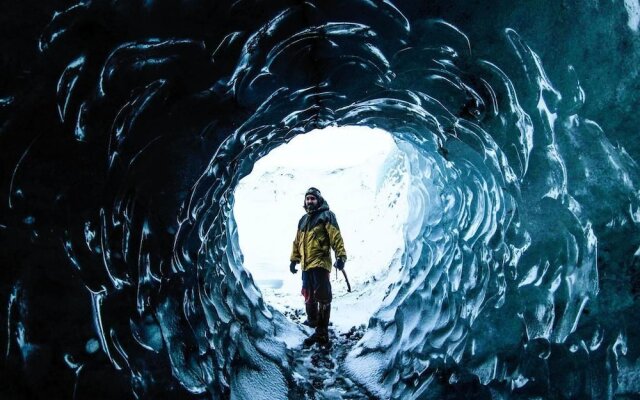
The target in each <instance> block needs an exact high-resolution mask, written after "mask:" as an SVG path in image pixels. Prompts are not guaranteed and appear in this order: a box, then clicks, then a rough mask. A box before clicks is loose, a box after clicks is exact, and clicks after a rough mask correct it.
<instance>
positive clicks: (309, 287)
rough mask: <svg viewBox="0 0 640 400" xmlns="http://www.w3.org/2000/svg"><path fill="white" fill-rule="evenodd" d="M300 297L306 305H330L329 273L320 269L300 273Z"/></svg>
mask: <svg viewBox="0 0 640 400" xmlns="http://www.w3.org/2000/svg"><path fill="white" fill-rule="evenodd" d="M302 295H303V296H304V302H305V303H306V304H313V303H320V304H327V303H331V299H332V298H333V296H332V294H331V282H330V281H329V271H327V270H326V269H324V268H322V267H316V268H311V269H308V270H306V271H302Z"/></svg>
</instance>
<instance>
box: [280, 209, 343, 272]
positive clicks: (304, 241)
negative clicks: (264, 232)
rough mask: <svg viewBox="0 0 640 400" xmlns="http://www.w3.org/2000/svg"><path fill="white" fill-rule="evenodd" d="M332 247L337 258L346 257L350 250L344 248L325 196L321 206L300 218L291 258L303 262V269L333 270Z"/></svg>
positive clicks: (336, 223) (336, 222) (333, 215)
mask: <svg viewBox="0 0 640 400" xmlns="http://www.w3.org/2000/svg"><path fill="white" fill-rule="evenodd" d="M329 249H333V252H334V253H335V256H336V258H341V259H343V260H345V261H346V259H347V252H346V251H345V249H344V243H343V241H342V235H341V234H340V228H339V227H338V221H336V216H335V214H334V213H333V212H331V211H330V210H329V205H328V204H327V202H326V201H324V199H323V200H322V203H321V204H320V206H319V207H318V209H317V210H314V211H313V212H310V213H307V214H306V215H303V216H302V218H300V222H298V231H297V232H296V238H295V240H294V241H293V250H292V251H291V257H290V260H291V261H294V262H297V263H300V265H301V267H302V270H303V271H306V270H308V269H311V268H317V267H322V268H324V269H326V270H327V271H331V253H330V250H329Z"/></svg>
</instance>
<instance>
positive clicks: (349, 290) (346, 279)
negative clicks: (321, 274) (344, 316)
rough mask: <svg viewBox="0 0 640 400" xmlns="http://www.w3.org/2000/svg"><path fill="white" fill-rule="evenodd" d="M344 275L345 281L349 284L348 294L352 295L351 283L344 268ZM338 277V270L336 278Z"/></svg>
mask: <svg viewBox="0 0 640 400" xmlns="http://www.w3.org/2000/svg"><path fill="white" fill-rule="evenodd" d="M340 271H342V275H343V276H344V280H345V281H346V282H347V292H349V293H351V284H350V283H349V278H348V277H347V271H345V270H344V268H342V269H341V270H340ZM337 277H338V268H336V278H337Z"/></svg>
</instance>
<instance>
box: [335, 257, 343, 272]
mask: <svg viewBox="0 0 640 400" xmlns="http://www.w3.org/2000/svg"><path fill="white" fill-rule="evenodd" d="M333 266H334V267H336V268H338V269H339V270H340V271H342V270H343V269H344V260H343V259H342V258H336V262H334V263H333Z"/></svg>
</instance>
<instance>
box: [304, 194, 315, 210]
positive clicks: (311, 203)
mask: <svg viewBox="0 0 640 400" xmlns="http://www.w3.org/2000/svg"><path fill="white" fill-rule="evenodd" d="M304 205H305V206H306V207H307V208H308V209H310V210H314V209H316V208H317V207H318V199H317V198H316V196H314V195H312V194H308V195H306V196H305V198H304Z"/></svg>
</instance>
